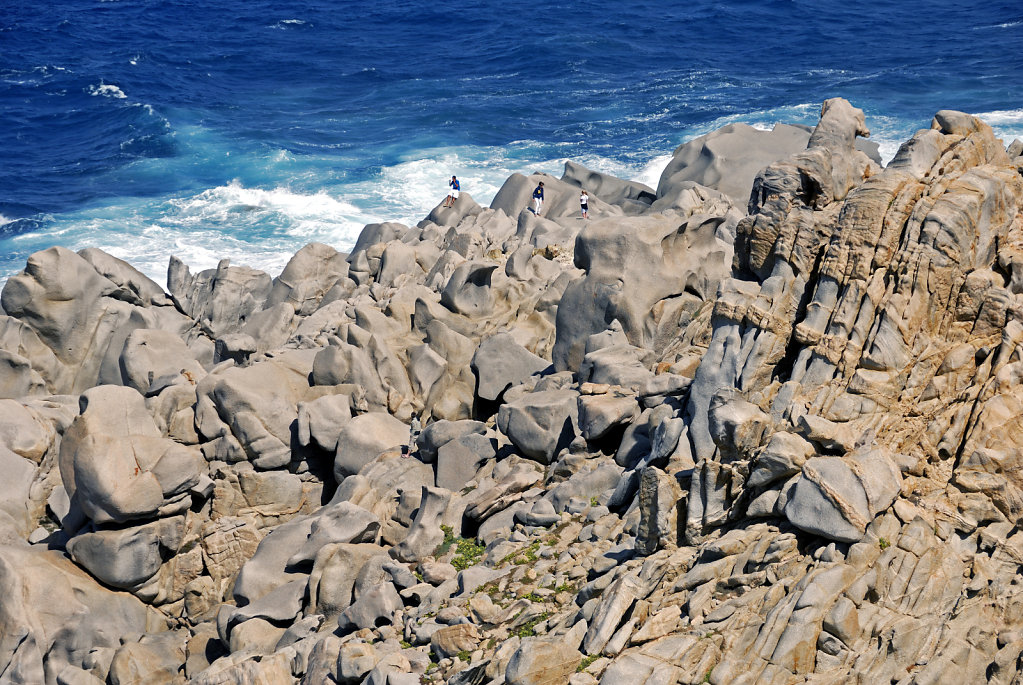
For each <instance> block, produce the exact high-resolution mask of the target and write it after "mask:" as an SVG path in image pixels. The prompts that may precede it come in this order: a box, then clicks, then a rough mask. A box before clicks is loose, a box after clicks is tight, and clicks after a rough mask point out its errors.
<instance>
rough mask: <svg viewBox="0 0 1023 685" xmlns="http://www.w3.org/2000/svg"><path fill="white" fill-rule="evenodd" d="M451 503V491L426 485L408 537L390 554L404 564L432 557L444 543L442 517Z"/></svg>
mask: <svg viewBox="0 0 1023 685" xmlns="http://www.w3.org/2000/svg"><path fill="white" fill-rule="evenodd" d="M450 502H451V491H450V490H445V489H443V488H435V487H430V486H425V485H424V486H423V495H422V503H421V504H420V505H419V512H418V513H417V514H416V517H415V519H414V520H413V521H412V526H411V527H410V528H409V532H408V535H407V536H406V537H405V539H404V540H402V541H401V543H399V544H398V545H395V546H394V547H392V548H391V549H390V551H389V554H390V555H391V556H392V557H394V558H395V559H397V560H398V561H404V562H413V561H419V560H420V559H423V558H425V557H427V556H430V555H432V554H433V552H434V550H436V549H437V546H438V545H440V543H441V542H443V541H444V531H442V530H441V529H440V524H441V517H442V516H443V515H444V511H445V510H446V509H447V507H448V504H449V503H450Z"/></svg>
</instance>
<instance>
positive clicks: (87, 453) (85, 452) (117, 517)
mask: <svg viewBox="0 0 1023 685" xmlns="http://www.w3.org/2000/svg"><path fill="white" fill-rule="evenodd" d="M81 405H82V413H81V414H80V415H79V416H78V417H77V418H76V419H75V420H74V422H73V423H72V424H71V427H70V428H68V430H67V432H66V433H65V436H64V440H63V441H62V443H61V450H60V473H61V478H62V480H63V483H64V488H65V490H66V491H67V493H68V495H69V496H70V497H73V498H75V500H76V501H77V502H78V503H79V505H80V506H81V507H82V511H83V512H84V513H85V514H86V515H87V516H89V518H91V519H92V520H93V521H95V522H97V523H112V522H117V523H121V522H124V521H128V520H131V519H139V518H145V517H149V516H154V515H157V514H160V515H168V514H173V513H177V512H180V511H183V510H184V509H187V508H188V506H189V505H190V504H191V496H190V490H191V488H193V487H194V486H195V485H197V484H198V483H199V480H200V477H201V476H202V475H203V474H204V472H205V466H206V464H205V462H204V461H203V460H202V457H201V455H200V454H199V452H198V450H196V449H195V448H191V447H186V446H184V445H179V444H177V443H175V442H173V441H171V440H167V439H166V438H164V437H163V436H162V435H161V433H160V431H159V429H158V428H157V426H156V423H155V422H154V421H153V417H152V416H151V415H150V414H149V413H148V412H147V411H146V405H145V402H144V400H143V398H142V396H141V395H139V394H138V392H137V391H135V390H133V389H131V388H126V387H117V386H97V387H95V388H92V389H90V390H88V391H86V392H85V393H84V394H83V395H82V399H81Z"/></svg>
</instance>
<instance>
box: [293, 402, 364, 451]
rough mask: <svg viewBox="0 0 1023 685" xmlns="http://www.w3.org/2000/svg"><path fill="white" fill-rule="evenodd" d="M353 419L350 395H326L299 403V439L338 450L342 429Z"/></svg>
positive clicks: (304, 442)
mask: <svg viewBox="0 0 1023 685" xmlns="http://www.w3.org/2000/svg"><path fill="white" fill-rule="evenodd" d="M351 419H352V401H351V396H350V395H324V396H322V397H317V398H316V399H314V400H309V401H307V402H299V403H298V441H299V444H301V445H302V446H304V447H308V446H309V445H310V444H312V443H313V441H315V442H316V444H317V445H319V446H320V447H321V448H323V449H325V450H327V451H330V452H336V450H337V440H338V436H339V435H340V434H341V429H342V428H344V427H345V424H347V423H348V422H349V421H351Z"/></svg>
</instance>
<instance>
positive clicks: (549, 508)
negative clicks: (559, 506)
mask: <svg viewBox="0 0 1023 685" xmlns="http://www.w3.org/2000/svg"><path fill="white" fill-rule="evenodd" d="M515 520H516V521H518V522H519V523H521V524H523V525H526V526H543V527H547V526H553V525H554V524H556V523H559V522H560V521H561V516H560V515H559V514H558V513H557V511H555V509H554V505H553V504H552V503H551V501H550V500H546V499H539V500H537V501H536V502H534V503H533V506H532V507H531V508H530V509H529V510H528V511H518V512H516V513H515Z"/></svg>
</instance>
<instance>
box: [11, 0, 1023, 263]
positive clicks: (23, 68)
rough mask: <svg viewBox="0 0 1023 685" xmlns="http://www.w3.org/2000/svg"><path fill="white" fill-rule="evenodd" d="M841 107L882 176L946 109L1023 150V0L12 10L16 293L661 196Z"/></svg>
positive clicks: (317, 2)
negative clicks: (539, 189) (667, 177)
mask: <svg viewBox="0 0 1023 685" xmlns="http://www.w3.org/2000/svg"><path fill="white" fill-rule="evenodd" d="M836 95H840V96H843V97H846V98H848V99H849V100H851V101H852V102H853V104H855V105H857V106H859V107H861V108H862V109H864V110H865V112H866V114H867V124H868V126H869V127H870V129H871V130H872V131H873V136H872V138H873V139H874V140H876V141H878V142H879V143H880V144H881V153H882V156H883V157H884V158H885V159H886V160H887V159H889V158H890V157H891V156H892V155H893V154H894V152H895V151H896V149H897V147H898V145H899V143H900V142H901V141H903V140H904V139H906V138H907V137H909V136H910V135H911V134H912V133H913V131H915V130H916V129H918V128H923V127H926V126H928V125H929V122H930V119H931V116H932V115H933V113H934V112H935V111H937V110H939V109H944V108H951V109H960V110H964V111H967V112H971V113H974V114H979V115H981V116H982V117H983V118H984V119H985V120H986V121H988V123H990V124H991V125H992V126H993V127H994V128H995V130H996V132H997V133H998V134H999V135H1001V136H1003V137H1004V139H1005V142H1006V143H1009V142H1010V141H1011V140H1012V138H1013V137H1023V3H1021V2H1020V0H985V1H984V2H962V1H961V0H960V1H951V0H929V1H928V2H922V1H920V0H898V1H894V0H873V1H869V2H832V1H830V0H829V1H823V2H822V1H821V0H756V1H755V2H754V1H752V0H743V1H733V2H713V1H711V0H694V1H690V2H685V3H672V2H665V1H663V0H662V1H654V0H634V1H632V2H611V1H609V0H592V1H590V2H564V1H560V2H543V1H537V2H530V3H524V2H516V1H514V0H512V1H506V2H490V1H488V2H482V1H477V0H461V1H459V2H445V3H440V2H411V1H409V0H377V1H375V2H361V3H355V2H346V1H340V0H338V1H334V2H330V1H328V0H290V1H289V2H280V1H277V2H273V1H270V0H245V1H244V2H241V1H239V0H206V1H203V2H199V1H197V0H178V1H167V0H162V1H157V0H48V1H47V2H28V1H25V0H0V280H4V279H6V277H8V276H10V275H11V274H13V273H15V272H16V271H18V270H19V269H21V268H22V267H23V265H24V262H25V258H26V257H27V256H28V255H29V254H31V253H32V252H34V251H36V250H38V249H42V248H44V247H48V246H50V245H53V244H59V245H64V246H66V247H69V248H72V249H79V248H82V247H85V246H90V245H91V246H98V247H101V248H103V249H105V250H107V251H108V252H111V253H112V254H114V255H116V256H118V257H121V258H124V259H127V260H128V261H130V262H131V263H133V264H135V265H136V266H138V267H139V268H141V269H142V270H143V271H145V272H146V273H147V274H149V275H150V276H152V277H153V278H155V279H156V280H157V281H158V282H160V283H164V282H165V276H166V268H167V261H168V257H169V256H170V255H171V254H176V255H178V256H179V257H180V258H182V259H183V260H184V261H185V262H186V263H188V264H189V265H190V266H192V268H193V270H195V269H201V268H209V267H211V266H214V265H215V264H216V262H217V260H218V259H219V258H221V257H229V258H230V259H231V260H232V263H235V264H248V265H251V266H254V267H257V268H262V269H265V270H267V271H268V272H270V273H271V274H272V275H276V274H277V273H279V272H280V270H281V268H283V266H284V264H285V263H286V262H287V260H288V258H289V257H290V256H291V255H292V254H293V253H294V252H295V251H296V250H297V249H298V248H299V247H301V246H302V245H304V244H305V243H307V242H309V241H313V240H317V241H322V242H327V243H330V244H332V245H334V246H336V247H337V248H339V249H346V248H348V247H350V246H351V244H352V243H353V242H354V239H355V237H356V236H357V235H358V232H359V230H360V229H361V227H362V226H363V225H364V224H366V223H370V222H375V221H383V220H398V221H402V222H405V223H413V222H416V221H418V220H419V219H421V218H422V217H423V216H424V215H425V214H426V213H427V212H428V211H429V210H430V209H431V208H432V207H433V206H434V205H435V204H436V203H437V202H439V201H440V200H441V198H442V197H443V196H444V195H445V194H446V185H445V181H446V179H447V178H448V177H450V175H451V174H457V175H458V176H459V178H460V179H462V189H463V190H464V191H466V192H468V193H470V194H471V195H472V196H473V197H474V198H475V199H476V200H477V201H479V202H480V203H481V204H485V203H489V201H490V200H491V198H492V197H493V195H494V194H495V193H496V191H497V189H498V188H499V187H500V185H501V183H502V182H503V181H504V179H505V178H506V177H507V176H508V175H509V174H511V173H512V172H515V171H523V172H529V171H533V170H541V171H547V172H550V173H557V174H559V175H560V172H561V170H562V167H563V164H564V161H565V160H566V159H573V160H576V161H579V162H582V163H584V164H586V165H588V166H591V167H593V168H596V169H599V170H603V171H607V172H610V173H614V174H617V175H620V176H624V177H627V178H634V179H639V180H643V181H645V182H647V183H649V184H651V185H656V181H657V177H658V175H659V173H660V170H661V168H663V166H664V164H665V163H666V162H667V159H668V156H669V155H670V154H671V152H672V150H673V149H674V148H675V147H676V146H677V145H679V144H680V143H682V142H684V141H686V140H689V139H691V138H693V137H695V136H698V135H701V134H703V133H706V132H708V131H710V130H713V129H715V128H717V127H720V126H722V125H724V124H727V123H729V122H734V121H744V122H747V123H750V124H753V125H756V126H761V127H768V126H770V125H771V124H773V123H774V122H776V121H788V122H801V123H808V124H812V123H815V122H816V119H817V113H818V111H819V105H820V102H821V101H822V100H824V99H825V98H828V97H832V96H836Z"/></svg>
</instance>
